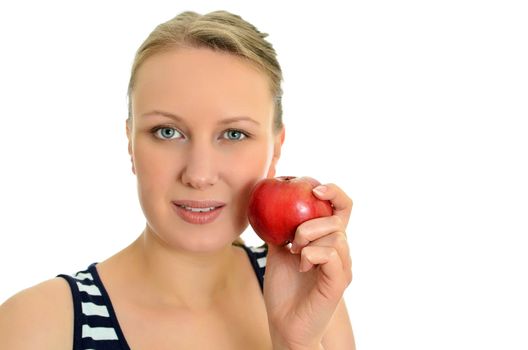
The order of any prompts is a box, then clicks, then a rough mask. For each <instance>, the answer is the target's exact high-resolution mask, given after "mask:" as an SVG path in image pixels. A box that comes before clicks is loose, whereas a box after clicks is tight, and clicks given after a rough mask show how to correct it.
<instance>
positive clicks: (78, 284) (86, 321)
mask: <svg viewBox="0 0 528 350" xmlns="http://www.w3.org/2000/svg"><path fill="white" fill-rule="evenodd" d="M236 245H237V246H239V247H242V248H244V250H245V251H246V253H247V255H248V258H249V260H250V263H251V266H252V267H253V269H254V271H255V274H256V275H257V278H258V282H259V285H260V290H261V291H263V287H264V273H265V269H266V255H267V252H268V246H267V244H263V245H262V246H260V247H247V246H245V245H240V244H236ZM96 265H97V263H93V264H91V265H90V266H88V268H87V269H86V270H83V271H79V272H77V273H75V274H73V275H66V274H61V275H58V276H57V277H62V278H64V279H65V280H66V281H67V282H68V284H69V286H70V289H71V292H72V297H73V310H74V326H73V350H118V349H119V350H130V347H129V346H128V343H127V341H126V339H125V337H124V335H123V331H122V330H121V327H120V326H119V322H118V320H117V316H116V314H115V311H114V308H113V306H112V302H111V301H110V297H109V296H108V293H107V292H106V289H105V287H104V286H103V283H102V282H101V278H100V277H99V274H98V273H97V269H96Z"/></svg>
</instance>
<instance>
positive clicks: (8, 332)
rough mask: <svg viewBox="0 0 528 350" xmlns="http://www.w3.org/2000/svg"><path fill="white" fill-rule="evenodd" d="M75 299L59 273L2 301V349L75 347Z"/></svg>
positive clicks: (0, 325) (0, 311)
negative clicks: (73, 301) (58, 275)
mask: <svg viewBox="0 0 528 350" xmlns="http://www.w3.org/2000/svg"><path fill="white" fill-rule="evenodd" d="M72 347H73V303H72V296H71V292H70V287H69V286H68V283H67V282H66V280H64V279H63V278H60V277H57V278H53V279H50V280H48V281H45V282H42V283H40V284H37V285H36V286H33V287H30V288H28V289H25V290H23V291H21V292H19V293H17V294H15V295H14V296H12V297H11V298H9V299H8V300H7V301H5V302H4V303H3V304H2V305H0V349H11V350H22V349H57V350H60V349H72Z"/></svg>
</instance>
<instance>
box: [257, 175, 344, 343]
mask: <svg viewBox="0 0 528 350" xmlns="http://www.w3.org/2000/svg"><path fill="white" fill-rule="evenodd" d="M319 188H321V186H319V187H318V188H317V189H319ZM322 188H323V189H326V191H324V192H322V193H319V192H318V191H317V190H315V189H314V194H315V195H316V196H317V197H318V198H320V199H326V200H329V201H330V202H331V203H332V205H333V207H334V215H332V216H329V217H322V218H317V219H312V220H309V221H306V222H304V223H302V224H301V225H299V227H297V231H296V233H295V240H294V242H293V245H292V251H291V252H290V250H288V248H287V247H286V246H284V247H279V246H274V245H271V244H270V245H269V247H268V257H267V262H266V274H265V277H264V300H265V303H266V309H267V312H268V321H269V325H270V332H271V336H272V340H273V342H274V346H276V347H278V348H279V347H285V348H288V349H319V347H320V344H321V340H322V338H323V336H324V333H325V329H326V327H327V326H328V324H329V322H330V320H331V318H332V315H333V314H334V311H335V310H336V308H337V305H338V304H339V301H340V300H341V298H342V296H343V293H344V291H345V289H346V287H347V286H348V285H349V284H350V282H351V281H352V259H351V257H350V250H349V247H348V243H347V239H346V233H345V229H346V226H347V224H348V220H349V218H350V213H351V212H352V200H351V199H350V198H349V197H348V196H347V195H346V194H345V193H344V192H343V191H342V190H341V189H340V188H339V187H338V186H336V185H334V184H327V185H325V186H322Z"/></svg>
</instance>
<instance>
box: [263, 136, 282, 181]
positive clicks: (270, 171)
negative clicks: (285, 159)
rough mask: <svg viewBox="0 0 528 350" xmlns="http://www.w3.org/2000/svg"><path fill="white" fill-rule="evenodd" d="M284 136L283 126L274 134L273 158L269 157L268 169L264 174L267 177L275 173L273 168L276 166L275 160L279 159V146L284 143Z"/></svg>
mask: <svg viewBox="0 0 528 350" xmlns="http://www.w3.org/2000/svg"><path fill="white" fill-rule="evenodd" d="M285 137H286V128H285V127H284V126H283V127H282V130H281V131H280V133H278V134H277V135H276V136H275V140H274V142H273V158H272V159H271V164H270V167H269V169H268V174H267V176H266V177H267V178H270V177H275V173H276V169H275V168H276V166H277V162H278V161H279V159H280V155H281V148H282V144H283V143H284V138H285Z"/></svg>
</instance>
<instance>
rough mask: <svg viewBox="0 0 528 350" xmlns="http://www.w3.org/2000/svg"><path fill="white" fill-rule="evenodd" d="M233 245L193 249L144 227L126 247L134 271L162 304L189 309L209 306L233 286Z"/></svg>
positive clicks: (148, 291)
mask: <svg viewBox="0 0 528 350" xmlns="http://www.w3.org/2000/svg"><path fill="white" fill-rule="evenodd" d="M235 249H237V248H236V247H233V246H232V245H228V246H226V247H224V248H222V249H220V250H217V251H214V252H206V253H195V252H188V251H184V250H175V249H174V248H173V247H168V246H167V245H166V244H165V243H164V242H162V241H161V240H160V239H159V238H158V237H156V236H155V234H153V233H152V232H151V231H150V230H149V228H148V227H147V228H146V229H145V231H143V233H142V234H141V235H140V237H139V238H138V239H137V240H136V241H135V242H134V243H132V245H131V246H130V247H129V249H127V250H129V253H130V254H129V255H130V256H131V257H133V258H134V259H133V261H132V263H133V264H134V262H135V263H137V265H133V266H136V267H137V268H136V271H137V272H136V273H137V277H138V280H139V281H143V286H144V288H145V289H146V290H145V291H144V292H145V297H147V298H151V299H150V300H152V296H154V297H155V298H156V300H158V301H159V302H160V303H161V304H164V305H166V306H169V305H170V306H172V307H181V308H185V309H188V310H194V311H202V310H209V309H210V307H211V306H213V305H215V304H216V303H218V302H220V301H221V300H222V298H223V296H225V295H228V294H229V291H232V290H233V287H235V278H234V277H235V272H236V271H234V268H235V266H236V260H235V257H236V255H235Z"/></svg>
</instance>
